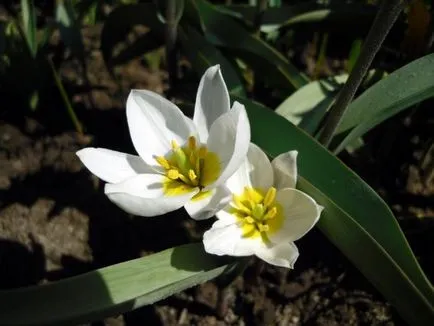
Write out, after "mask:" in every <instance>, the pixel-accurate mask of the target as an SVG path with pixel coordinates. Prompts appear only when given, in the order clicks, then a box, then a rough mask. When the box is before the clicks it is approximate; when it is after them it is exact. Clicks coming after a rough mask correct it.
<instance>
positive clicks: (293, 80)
mask: <svg viewBox="0 0 434 326" xmlns="http://www.w3.org/2000/svg"><path fill="white" fill-rule="evenodd" d="M186 6H190V8H191V7H194V8H195V9H194V10H197V11H198V12H199V14H200V19H201V22H202V25H203V26H204V31H205V36H206V38H207V39H208V40H209V41H210V42H211V43H213V44H214V45H215V46H219V47H223V48H228V49H231V50H237V51H242V52H247V53H250V54H253V55H255V56H256V57H259V58H260V59H261V60H263V61H265V62H267V63H268V65H269V67H268V68H270V70H271V71H274V73H275V74H276V75H278V76H280V77H281V78H282V79H283V80H286V82H287V83H288V84H289V85H290V86H291V87H292V88H295V89H298V88H300V87H302V86H303V85H305V84H307V83H308V78H307V77H306V76H304V75H303V74H301V73H300V72H299V71H298V69H297V68H296V67H295V66H293V65H292V64H291V63H290V62H289V61H288V60H287V59H286V58H285V57H284V56H283V55H282V54H281V53H279V52H278V51H276V50H275V49H274V48H273V47H271V46H270V45H268V44H267V43H266V42H264V41H262V40H261V39H260V38H258V37H256V36H254V35H252V34H250V33H249V32H248V31H247V29H246V27H245V26H243V25H242V24H241V23H239V22H238V21H237V20H236V19H234V18H233V17H232V16H230V15H228V14H226V13H225V12H224V11H222V10H220V9H219V8H218V7H216V6H213V5H212V4H210V3H209V2H207V1H204V0H197V1H194V4H193V3H192V0H190V1H187V2H186ZM194 10H192V9H190V10H187V13H188V12H190V13H191V12H192V11H194ZM261 69H263V66H262V67H261ZM270 70H268V69H267V74H268V73H271V71H270ZM258 73H262V71H258Z"/></svg>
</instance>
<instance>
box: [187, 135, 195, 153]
mask: <svg viewBox="0 0 434 326" xmlns="http://www.w3.org/2000/svg"><path fill="white" fill-rule="evenodd" d="M188 148H190V149H191V150H192V151H194V150H195V149H196V137H194V136H190V137H188Z"/></svg>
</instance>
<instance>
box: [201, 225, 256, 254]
mask: <svg viewBox="0 0 434 326" xmlns="http://www.w3.org/2000/svg"><path fill="white" fill-rule="evenodd" d="M220 225H221V224H220V223H219V221H217V222H215V223H214V224H213V226H212V227H211V229H209V230H208V231H206V232H205V233H204V235H203V244H204V246H205V251H206V252H208V253H210V254H214V255H219V256H223V255H228V256H250V255H253V254H254V253H255V248H256V247H257V246H258V242H259V241H257V240H254V239H248V238H243V237H242V230H241V229H240V228H239V227H238V226H237V225H236V224H230V225H226V226H223V227H220Z"/></svg>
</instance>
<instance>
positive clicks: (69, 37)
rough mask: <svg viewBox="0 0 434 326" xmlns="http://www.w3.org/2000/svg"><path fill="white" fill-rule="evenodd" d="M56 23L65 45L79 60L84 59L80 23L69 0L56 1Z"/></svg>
mask: <svg viewBox="0 0 434 326" xmlns="http://www.w3.org/2000/svg"><path fill="white" fill-rule="evenodd" d="M56 23H57V26H58V27H59V31H60V36H61V37H62V41H63V42H64V43H65V45H66V46H67V47H69V48H70V49H71V51H72V54H73V55H75V56H76V57H78V58H79V59H80V60H81V59H84V44H83V38H82V36H81V30H80V24H79V23H78V21H77V19H76V17H75V11H74V8H73V7H72V4H71V1H70V0H63V1H58V2H57V6H56Z"/></svg>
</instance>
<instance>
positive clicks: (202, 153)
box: [198, 146, 208, 159]
mask: <svg viewBox="0 0 434 326" xmlns="http://www.w3.org/2000/svg"><path fill="white" fill-rule="evenodd" d="M206 154H208V149H207V148H206V147H205V146H202V147H201V148H199V151H198V156H199V158H201V159H204V158H205V157H206Z"/></svg>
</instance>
